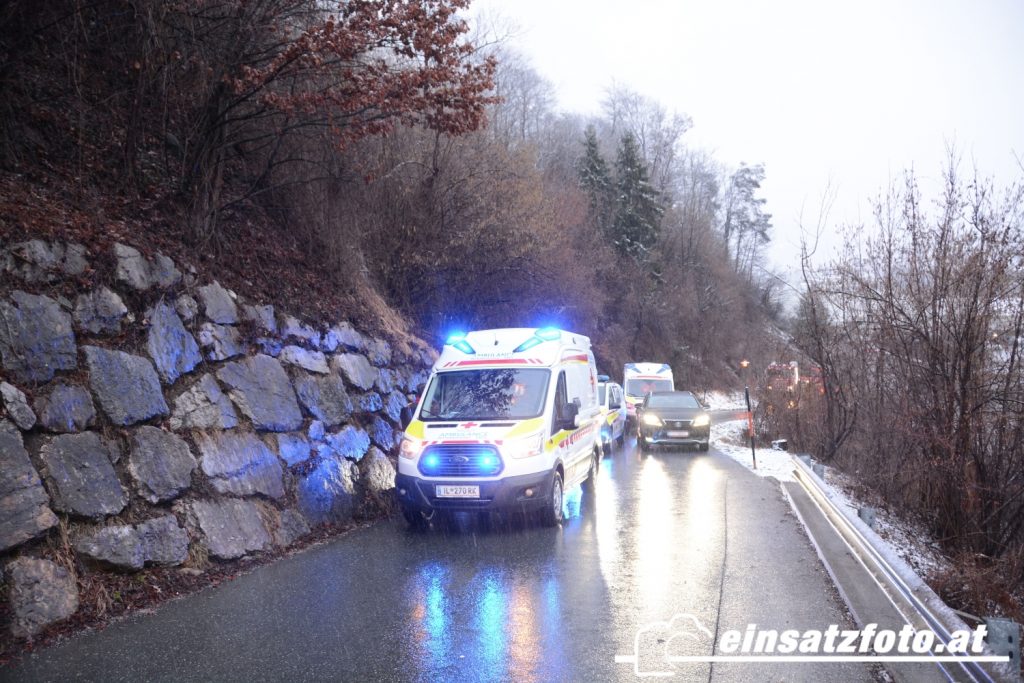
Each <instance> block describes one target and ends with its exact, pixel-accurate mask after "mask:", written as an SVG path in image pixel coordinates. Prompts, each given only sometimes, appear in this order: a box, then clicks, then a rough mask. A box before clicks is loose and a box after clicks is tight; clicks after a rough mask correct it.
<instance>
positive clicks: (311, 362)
mask: <svg viewBox="0 0 1024 683" xmlns="http://www.w3.org/2000/svg"><path fill="white" fill-rule="evenodd" d="M278 358H279V359H280V360H281V361H283V362H285V363H289V364H290V365H296V366H298V367H300V368H302V369H303V370H309V371H310V372H315V373H317V374H320V375H326V374H327V373H328V372H330V369H329V368H328V367H327V358H326V357H325V356H324V354H322V353H320V352H319V351H310V350H308V349H304V348H302V347H301V346H286V347H284V348H283V349H281V353H280V354H278Z"/></svg>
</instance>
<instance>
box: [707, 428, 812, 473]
mask: <svg viewBox="0 0 1024 683" xmlns="http://www.w3.org/2000/svg"><path fill="white" fill-rule="evenodd" d="M711 444H712V445H713V446H714V447H715V448H717V449H718V450H719V451H721V452H722V453H725V454H726V455H728V456H729V457H730V458H732V459H733V460H735V461H736V462H738V463H739V464H741V465H743V466H744V467H746V468H747V469H749V470H751V471H752V472H753V473H754V474H757V475H758V476H761V477H775V478H776V479H778V480H779V481H793V459H792V458H791V457H790V455H789V453H787V452H786V451H778V450H775V449H773V448H756V449H755V452H756V453H757V469H756V470H755V469H754V467H753V458H751V455H750V439H749V438H748V437H747V423H746V422H745V421H742V420H736V421H732V422H723V423H721V424H717V425H711Z"/></svg>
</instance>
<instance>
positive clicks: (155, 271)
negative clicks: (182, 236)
mask: <svg viewBox="0 0 1024 683" xmlns="http://www.w3.org/2000/svg"><path fill="white" fill-rule="evenodd" d="M149 279H150V281H151V282H152V283H153V284H154V285H156V286H157V287H173V286H174V285H176V284H178V283H179V282H181V271H179V270H178V269H177V268H175V267H174V261H172V260H171V258H170V257H168V256H164V255H163V254H161V253H159V252H157V254H156V255H155V256H154V257H153V260H152V261H151V262H150V264H149Z"/></svg>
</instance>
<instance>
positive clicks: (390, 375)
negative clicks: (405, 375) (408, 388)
mask: <svg viewBox="0 0 1024 683" xmlns="http://www.w3.org/2000/svg"><path fill="white" fill-rule="evenodd" d="M374 386H375V387H377V391H379V392H380V393H382V394H388V393H390V392H392V391H393V390H395V389H398V388H400V387H401V386H402V376H401V375H400V374H399V373H398V372H397V371H396V370H392V369H390V368H381V369H380V371H378V373H377V381H376V382H375V383H374Z"/></svg>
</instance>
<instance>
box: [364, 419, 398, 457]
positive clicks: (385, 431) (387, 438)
mask: <svg viewBox="0 0 1024 683" xmlns="http://www.w3.org/2000/svg"><path fill="white" fill-rule="evenodd" d="M370 438H371V439H372V440H373V443H375V444H377V446H378V447H380V448H381V449H382V450H384V451H388V452H390V451H391V449H392V448H394V447H395V430H394V428H393V427H392V426H391V424H390V423H389V422H388V421H387V420H384V419H382V418H380V417H377V416H376V415H375V416H374V417H373V423H372V424H371V425H370Z"/></svg>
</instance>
